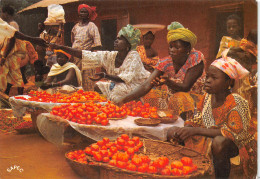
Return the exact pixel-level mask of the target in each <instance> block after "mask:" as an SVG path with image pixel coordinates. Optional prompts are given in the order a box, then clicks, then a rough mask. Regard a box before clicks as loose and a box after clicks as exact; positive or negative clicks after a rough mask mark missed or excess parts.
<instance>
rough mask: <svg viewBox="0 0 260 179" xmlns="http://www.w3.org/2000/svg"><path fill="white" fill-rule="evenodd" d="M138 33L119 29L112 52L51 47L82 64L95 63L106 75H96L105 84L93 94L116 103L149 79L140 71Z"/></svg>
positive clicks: (134, 30)
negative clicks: (76, 58) (68, 54)
mask: <svg viewBox="0 0 260 179" xmlns="http://www.w3.org/2000/svg"><path fill="white" fill-rule="evenodd" d="M140 34H141V33H140V30H138V29H134V28H133V26H132V25H127V26H126V27H123V28H122V29H121V30H120V31H119V33H118V36H117V39H116V40H115V42H114V50H115V51H111V52H110V51H97V52H91V51H87V50H78V49H74V48H70V47H66V46H61V45H55V44H52V47H53V48H56V49H62V50H64V51H67V52H68V53H70V54H71V55H73V56H75V57H78V58H83V62H84V61H85V62H86V63H87V62H89V63H92V64H93V63H99V64H101V66H102V67H103V68H104V69H105V70H106V73H103V72H102V73H98V74H96V75H97V76H98V77H99V78H98V79H96V80H99V79H101V78H105V79H107V80H108V81H99V82H97V83H96V87H95V90H96V91H101V92H102V93H103V94H104V95H106V96H107V99H108V100H111V101H116V100H118V98H121V97H123V96H125V95H126V94H128V93H129V92H131V91H132V90H133V89H135V88H136V87H138V86H139V85H141V84H142V83H143V82H144V81H145V80H146V79H147V78H148V77H149V75H150V73H149V72H148V71H146V70H145V69H144V66H143V63H142V61H141V58H140V56H139V54H138V53H137V51H136V46H137V45H138V44H139V42H140Z"/></svg>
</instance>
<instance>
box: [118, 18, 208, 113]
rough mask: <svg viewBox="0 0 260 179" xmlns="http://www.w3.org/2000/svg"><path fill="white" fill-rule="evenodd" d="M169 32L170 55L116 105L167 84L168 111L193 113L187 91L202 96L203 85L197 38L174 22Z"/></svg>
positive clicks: (201, 62)
mask: <svg viewBox="0 0 260 179" xmlns="http://www.w3.org/2000/svg"><path fill="white" fill-rule="evenodd" d="M168 30H169V31H168V34H167V41H168V43H169V56H168V57H165V58H163V59H160V60H159V61H158V63H157V65H156V67H155V70H154V71H153V73H152V74H151V75H150V77H149V78H148V80H146V82H145V83H144V84H143V85H141V86H140V87H139V88H137V89H136V90H135V91H133V92H132V93H131V94H128V95H126V96H124V97H123V98H121V99H120V100H119V101H118V103H119V104H122V103H126V102H128V101H131V100H134V99H138V98H140V97H141V96H144V95H146V94H147V93H148V92H149V91H150V90H151V89H152V88H153V87H154V86H159V85H163V84H166V85H167V87H168V92H169V93H168V95H169V97H170V99H169V104H168V108H170V109H171V110H172V111H173V113H174V114H175V115H180V114H182V113H183V112H187V111H193V110H194V101H193V98H192V97H191V96H190V94H189V93H187V92H189V91H196V93H198V94H201V93H202V84H203V83H202V82H201V80H202V79H201V78H200V77H201V75H202V74H203V70H204V63H203V61H204V56H203V54H202V53H201V52H199V51H197V50H195V49H194V46H195V44H196V42H197V37H196V35H195V34H193V33H192V32H191V31H190V30H188V29H186V28H184V27H183V25H182V24H180V23H178V22H173V23H171V25H169V26H168ZM172 94H174V95H172ZM158 97H159V96H158ZM182 117H183V118H184V117H185V116H182Z"/></svg>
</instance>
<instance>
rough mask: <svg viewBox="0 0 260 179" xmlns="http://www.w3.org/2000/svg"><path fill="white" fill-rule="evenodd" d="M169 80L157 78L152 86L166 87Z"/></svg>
mask: <svg viewBox="0 0 260 179" xmlns="http://www.w3.org/2000/svg"><path fill="white" fill-rule="evenodd" d="M167 80H168V77H156V78H155V79H154V80H153V81H152V84H153V85H154V86H161V85H164V84H165V83H166V81H167Z"/></svg>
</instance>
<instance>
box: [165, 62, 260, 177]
mask: <svg viewBox="0 0 260 179" xmlns="http://www.w3.org/2000/svg"><path fill="white" fill-rule="evenodd" d="M247 74H248V71H247V70H246V69H245V68H243V67H242V66H241V65H240V64H239V63H238V62H237V61H235V60H234V59H232V58H226V59H225V58H221V59H218V60H215V61H214V62H213V63H212V64H211V65H210V67H209V69H208V71H207V75H206V81H205V90H206V92H207V93H206V94H205V96H204V98H203V99H202V100H201V101H200V102H199V103H198V105H197V113H195V115H194V118H193V119H191V120H188V121H186V122H185V127H182V128H179V127H173V128H171V129H170V130H169V131H168V139H169V140H171V139H178V140H180V141H184V142H185V146H187V147H190V148H193V149H194V150H197V151H199V152H202V153H204V154H206V155H207V154H211V155H212V158H213V164H214V169H215V176H216V178H228V177H229V173H230V168H231V162H230V161H232V160H234V159H232V160H230V159H231V158H233V157H236V159H237V158H239V157H240V160H238V159H237V160H236V162H237V163H236V164H239V163H241V164H242V166H243V169H244V174H245V176H247V177H248V178H251V177H253V176H255V174H256V147H257V146H256V140H255V134H256V131H255V129H254V128H252V125H251V116H250V113H249V108H248V103H247V101H246V100H245V99H243V98H242V97H241V96H239V95H238V94H231V92H230V87H232V86H233V83H234V79H235V80H237V79H240V78H243V77H244V76H245V75H247ZM210 151H211V152H210Z"/></svg>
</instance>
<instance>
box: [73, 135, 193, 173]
mask: <svg viewBox="0 0 260 179" xmlns="http://www.w3.org/2000/svg"><path fill="white" fill-rule="evenodd" d="M142 146H143V143H142V142H141V141H140V139H139V137H133V138H132V139H130V138H129V136H128V135H126V134H122V135H121V137H118V138H117V140H116V141H115V142H111V141H110V140H109V139H108V138H103V140H101V141H98V142H96V143H94V144H91V145H90V146H89V147H86V148H85V149H84V152H85V154H86V155H89V156H92V157H93V159H94V160H95V161H97V162H104V163H108V164H109V165H112V166H115V167H118V168H121V169H126V170H130V171H137V172H142V173H150V174H160V175H174V176H183V175H188V174H190V173H192V172H195V171H197V166H196V165H195V164H193V162H192V159H191V158H189V157H183V158H181V160H175V161H172V162H171V163H170V161H169V159H168V158H167V157H165V156H161V157H159V158H157V159H155V160H153V161H152V160H151V159H150V157H149V156H147V155H141V154H139V155H138V154H137V152H138V151H139V149H140V148H141V147H142ZM69 154H70V153H69ZM68 157H69V155H68ZM70 157H71V159H72V160H76V161H79V160H80V161H83V162H82V163H84V162H85V161H86V160H87V159H86V157H84V156H83V155H82V150H81V151H80V153H79V154H78V155H76V157H75V156H74V155H70ZM80 161H79V162H80Z"/></svg>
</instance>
